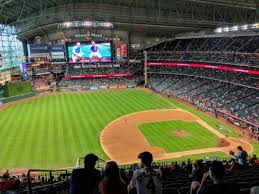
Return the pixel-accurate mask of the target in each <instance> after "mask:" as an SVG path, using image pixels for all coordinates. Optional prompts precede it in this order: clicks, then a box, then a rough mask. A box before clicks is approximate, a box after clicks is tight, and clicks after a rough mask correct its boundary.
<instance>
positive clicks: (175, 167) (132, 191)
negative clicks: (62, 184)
mask: <svg viewBox="0 0 259 194" xmlns="http://www.w3.org/2000/svg"><path fill="white" fill-rule="evenodd" d="M230 156H231V159H230V160H229V161H228V160H224V161H218V160H207V161H205V160H202V159H200V160H197V161H196V162H195V163H192V162H191V161H190V160H188V161H187V162H182V163H179V164H178V163H177V162H172V163H171V165H164V166H161V165H159V164H157V163H153V156H152V154H151V153H150V152H142V153H140V154H139V156H138V158H139V159H140V160H141V166H138V165H137V164H135V165H133V166H131V167H130V168H129V169H127V170H125V169H122V168H121V169H119V167H118V165H117V164H116V162H115V161H110V162H107V163H106V166H105V168H104V170H103V171H99V170H97V169H95V164H96V162H97V161H98V157H97V156H95V155H94V154H88V155H86V157H85V160H84V164H85V167H84V168H82V169H75V170H73V172H72V176H71V182H70V194H80V193H89V194H90V193H91V194H162V193H163V194H169V193H170V194H187V193H190V194H239V193H240V194H249V193H250V189H251V194H254V193H258V189H259V187H256V186H258V185H259V179H258V177H257V173H258V172H259V166H258V165H259V160H257V157H256V156H255V155H253V157H252V158H251V159H250V160H249V161H248V156H247V153H246V151H245V150H243V149H242V147H240V146H238V152H237V153H234V152H232V151H231V152H230ZM251 187H252V188H251ZM253 192H254V193H253Z"/></svg>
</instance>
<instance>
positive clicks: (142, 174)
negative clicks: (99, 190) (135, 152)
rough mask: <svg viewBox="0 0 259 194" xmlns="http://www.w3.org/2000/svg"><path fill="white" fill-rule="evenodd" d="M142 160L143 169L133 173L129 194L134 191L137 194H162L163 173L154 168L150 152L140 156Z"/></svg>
mask: <svg viewBox="0 0 259 194" xmlns="http://www.w3.org/2000/svg"><path fill="white" fill-rule="evenodd" d="M138 158H139V159H141V165H142V168H141V169H137V170H136V171H135V172H134V173H133V177H132V180H131V182H130V184H129V187H128V189H129V193H131V192H133V191H134V190H135V191H136V192H137V194H162V184H161V179H162V172H161V170H159V169H154V168H152V162H153V156H152V154H151V153H150V152H142V153H140V154H139V156H138Z"/></svg>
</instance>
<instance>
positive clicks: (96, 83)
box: [58, 76, 141, 88]
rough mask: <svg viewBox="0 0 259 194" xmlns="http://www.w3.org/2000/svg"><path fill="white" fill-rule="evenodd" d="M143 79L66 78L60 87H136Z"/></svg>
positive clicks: (132, 77)
mask: <svg viewBox="0 0 259 194" xmlns="http://www.w3.org/2000/svg"><path fill="white" fill-rule="evenodd" d="M140 81H141V79H140V77H138V76H131V77H116V78H91V79H65V78H63V79H62V80H61V81H60V82H59V83H58V86H59V87H88V88H89V87H98V88H104V87H111V86H114V87H115V86H127V87H136V86H137V85H138V84H139V82H140Z"/></svg>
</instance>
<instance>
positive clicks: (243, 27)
mask: <svg viewBox="0 0 259 194" xmlns="http://www.w3.org/2000/svg"><path fill="white" fill-rule="evenodd" d="M240 29H241V30H247V29H248V25H243V26H241V27H240Z"/></svg>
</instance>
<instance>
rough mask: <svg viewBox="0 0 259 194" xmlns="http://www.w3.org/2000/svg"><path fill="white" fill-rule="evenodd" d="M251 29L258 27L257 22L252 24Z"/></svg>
mask: <svg viewBox="0 0 259 194" xmlns="http://www.w3.org/2000/svg"><path fill="white" fill-rule="evenodd" d="M250 28H251V29H258V28H259V23H255V24H252V25H251V27H250Z"/></svg>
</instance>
